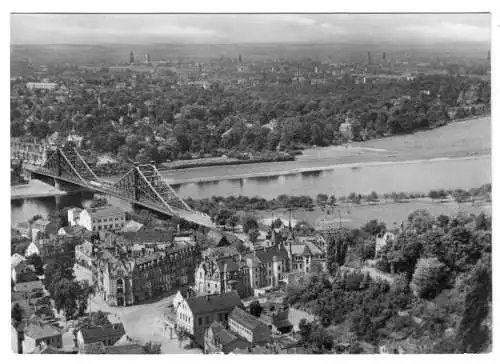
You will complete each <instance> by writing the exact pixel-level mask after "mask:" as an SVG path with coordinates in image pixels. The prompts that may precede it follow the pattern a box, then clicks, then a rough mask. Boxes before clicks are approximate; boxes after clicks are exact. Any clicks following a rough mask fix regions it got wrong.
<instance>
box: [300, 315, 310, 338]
mask: <svg viewBox="0 0 500 364" xmlns="http://www.w3.org/2000/svg"><path fill="white" fill-rule="evenodd" d="M311 330H312V325H311V323H310V322H308V321H307V320H306V319H304V318H303V319H301V320H300V321H299V331H300V337H301V339H302V342H307V341H308V340H309V335H310V334H311Z"/></svg>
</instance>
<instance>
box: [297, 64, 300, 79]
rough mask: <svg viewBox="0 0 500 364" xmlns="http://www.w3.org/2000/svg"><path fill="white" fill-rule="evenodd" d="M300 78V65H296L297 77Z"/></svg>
mask: <svg viewBox="0 0 500 364" xmlns="http://www.w3.org/2000/svg"><path fill="white" fill-rule="evenodd" d="M299 76H300V64H297V77H299Z"/></svg>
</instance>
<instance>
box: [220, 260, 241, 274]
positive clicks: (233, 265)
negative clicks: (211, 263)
mask: <svg viewBox="0 0 500 364" xmlns="http://www.w3.org/2000/svg"><path fill="white" fill-rule="evenodd" d="M217 265H218V266H219V271H220V272H221V273H222V272H224V267H225V266H226V265H227V272H235V271H238V270H239V269H240V268H242V267H243V266H246V264H245V263H243V262H238V261H236V260H235V259H234V258H233V257H221V258H219V259H217Z"/></svg>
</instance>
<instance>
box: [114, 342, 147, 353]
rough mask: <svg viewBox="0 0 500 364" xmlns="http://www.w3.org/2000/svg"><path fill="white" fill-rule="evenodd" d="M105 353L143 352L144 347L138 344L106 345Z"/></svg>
mask: <svg viewBox="0 0 500 364" xmlns="http://www.w3.org/2000/svg"><path fill="white" fill-rule="evenodd" d="M105 354H144V348H143V347H142V346H140V345H139V344H128V345H113V346H107V347H106V352H105Z"/></svg>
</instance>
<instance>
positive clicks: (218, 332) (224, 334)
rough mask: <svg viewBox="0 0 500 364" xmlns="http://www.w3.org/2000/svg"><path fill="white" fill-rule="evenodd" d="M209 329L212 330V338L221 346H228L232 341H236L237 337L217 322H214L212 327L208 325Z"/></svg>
mask: <svg viewBox="0 0 500 364" xmlns="http://www.w3.org/2000/svg"><path fill="white" fill-rule="evenodd" d="M210 329H212V332H213V334H214V336H215V337H216V338H217V339H219V340H220V342H221V343H222V345H228V344H230V343H232V342H233V341H235V340H238V337H236V336H235V335H233V334H232V333H231V332H230V331H228V330H226V329H225V328H224V326H222V325H221V324H220V323H219V322H217V321H214V322H213V323H212V325H210Z"/></svg>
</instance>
